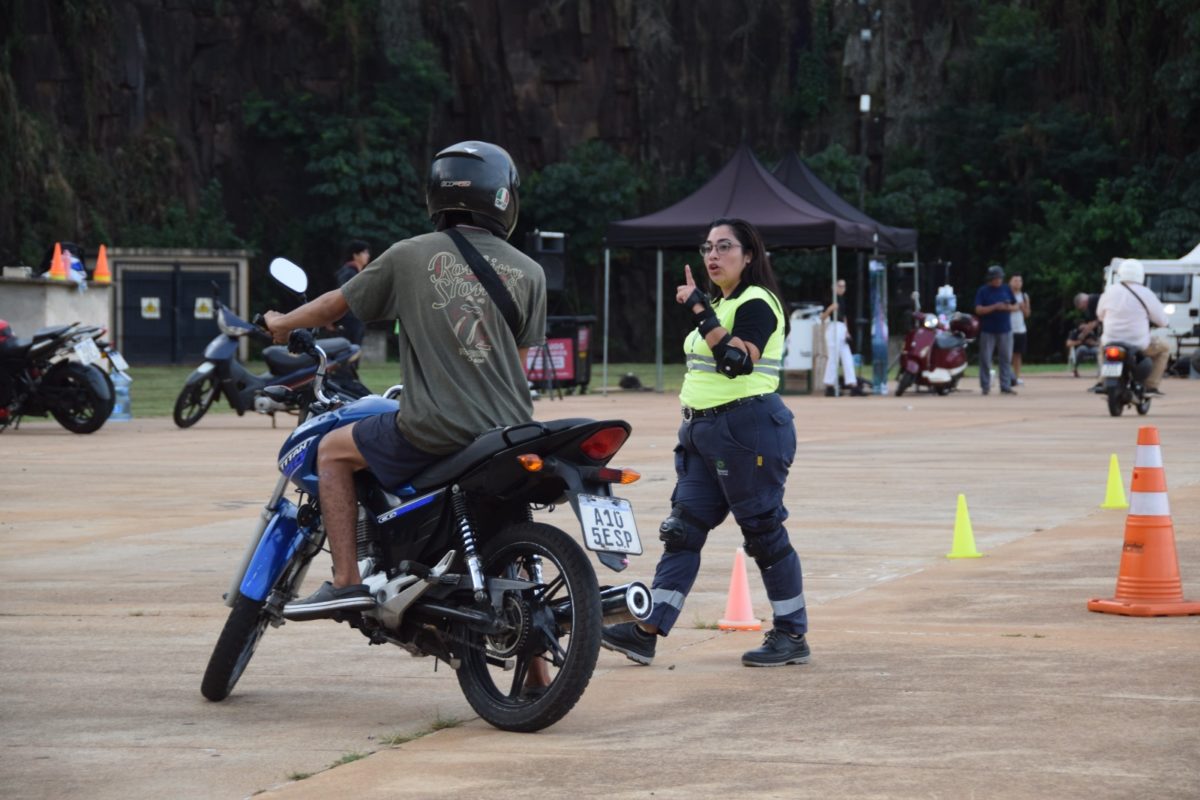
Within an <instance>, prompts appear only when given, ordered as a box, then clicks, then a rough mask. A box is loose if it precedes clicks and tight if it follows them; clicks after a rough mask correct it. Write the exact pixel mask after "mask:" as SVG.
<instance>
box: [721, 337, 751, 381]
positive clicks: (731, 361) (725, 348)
mask: <svg viewBox="0 0 1200 800" xmlns="http://www.w3.org/2000/svg"><path fill="white" fill-rule="evenodd" d="M732 338H733V337H732V336H731V335H729V334H725V338H724V339H722V340H721V341H719V342H717V346H716V347H714V348H713V349H712V350H713V356H715V357H716V359H717V372H719V373H721V374H722V375H724V376H725V377H726V378H729V379H730V380H733V379H734V378H736V377H737V376H739V375H749V374H750V373H751V372H753V371H754V362H753V361H752V360H751V359H750V354H749V353H747V352H746V351H745V350H742V349H741V348H738V347H730V345H729V340H730V339H732Z"/></svg>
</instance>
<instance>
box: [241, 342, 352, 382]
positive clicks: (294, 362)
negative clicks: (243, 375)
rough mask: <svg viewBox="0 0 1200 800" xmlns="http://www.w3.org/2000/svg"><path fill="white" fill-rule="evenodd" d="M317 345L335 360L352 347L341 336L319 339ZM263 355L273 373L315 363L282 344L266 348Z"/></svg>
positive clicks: (285, 372) (278, 373)
mask: <svg viewBox="0 0 1200 800" xmlns="http://www.w3.org/2000/svg"><path fill="white" fill-rule="evenodd" d="M317 346H318V347H320V348H321V349H322V350H324V351H325V355H326V357H327V358H328V359H329V360H330V361H333V360H335V359H337V358H338V357H339V356H340V355H341V354H342V353H344V352H345V351H347V350H349V349H350V341H349V340H348V339H343V338H341V337H335V338H332V339H317ZM262 356H263V361H265V362H267V367H268V368H269V369H270V370H271V374H272V375H286V374H287V373H289V372H295V371H297V370H301V369H308V368H310V367H312V366H313V365H314V363H315V362H313V360H312V359H311V358H309V357H308V356H306V355H303V354H301V355H292V354H291V353H289V352H288V350H287V348H286V347H285V346H283V345H281V344H276V345H272V346H270V347H267V348H264V349H263V351H262Z"/></svg>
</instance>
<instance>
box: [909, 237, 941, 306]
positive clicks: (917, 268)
mask: <svg viewBox="0 0 1200 800" xmlns="http://www.w3.org/2000/svg"><path fill="white" fill-rule="evenodd" d="M913 291H914V292H918V297H919V296H920V295H919V292H920V291H921V259H919V258H917V249H916V248H915V247H914V248H913ZM934 294H935V295H936V294H937V292H936V290H935V291H934ZM913 310H914V311H916V310H917V309H913Z"/></svg>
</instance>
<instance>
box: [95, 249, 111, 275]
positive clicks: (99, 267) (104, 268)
mask: <svg viewBox="0 0 1200 800" xmlns="http://www.w3.org/2000/svg"><path fill="white" fill-rule="evenodd" d="M92 280H94V281H95V282H96V283H112V273H111V272H109V271H108V248H107V247H105V246H104V245H100V252H99V253H97V254H96V271H95V272H93V273H92Z"/></svg>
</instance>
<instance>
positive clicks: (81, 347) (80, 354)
mask: <svg viewBox="0 0 1200 800" xmlns="http://www.w3.org/2000/svg"><path fill="white" fill-rule="evenodd" d="M75 357H76V358H78V359H79V361H80V362H81V363H83V364H95V363H96V362H97V361H99V360H100V348H99V347H96V343H95V342H94V341H92V340H91V339H84V340H83V341H81V342H77V343H76V344H75Z"/></svg>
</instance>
